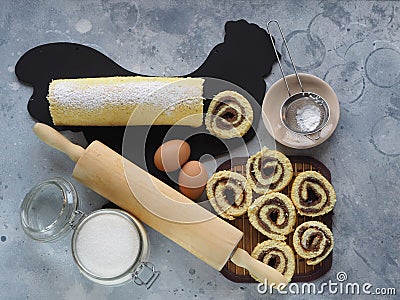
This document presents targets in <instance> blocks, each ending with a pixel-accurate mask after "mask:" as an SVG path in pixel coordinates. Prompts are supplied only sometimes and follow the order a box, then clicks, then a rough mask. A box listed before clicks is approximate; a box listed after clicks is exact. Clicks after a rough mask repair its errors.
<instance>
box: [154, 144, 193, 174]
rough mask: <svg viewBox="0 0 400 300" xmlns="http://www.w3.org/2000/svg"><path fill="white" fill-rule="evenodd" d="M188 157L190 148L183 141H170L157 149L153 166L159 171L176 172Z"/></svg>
mask: <svg viewBox="0 0 400 300" xmlns="http://www.w3.org/2000/svg"><path fill="white" fill-rule="evenodd" d="M189 156H190V146H189V144H188V143H186V142H185V141H183V140H171V141H168V142H166V143H164V144H162V145H161V146H160V147H158V149H157V151H156V153H155V154H154V165H155V166H156V168H157V169H159V170H160V171H165V172H173V171H176V170H178V169H179V168H180V167H181V166H182V165H183V164H184V163H185V162H187V160H188V159H189Z"/></svg>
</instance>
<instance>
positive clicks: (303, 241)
mask: <svg viewBox="0 0 400 300" xmlns="http://www.w3.org/2000/svg"><path fill="white" fill-rule="evenodd" d="M333 245H334V242H333V235H332V232H331V230H330V229H329V228H328V227H327V226H326V225H325V224H323V223H321V222H318V221H308V222H304V223H302V224H301V225H299V226H298V227H297V228H296V230H295V231H294V234H293V247H294V250H295V251H296V252H297V254H298V255H299V256H301V257H303V258H305V259H306V263H307V265H317V264H319V263H320V262H321V261H323V260H324V259H325V258H326V257H327V256H328V255H329V253H331V251H332V249H333Z"/></svg>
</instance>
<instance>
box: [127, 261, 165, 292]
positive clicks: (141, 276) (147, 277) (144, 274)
mask: <svg viewBox="0 0 400 300" xmlns="http://www.w3.org/2000/svg"><path fill="white" fill-rule="evenodd" d="M159 275H160V271H156V268H155V266H154V265H153V264H152V263H150V262H142V263H141V264H140V265H139V266H138V267H137V269H136V270H135V272H134V273H133V275H132V277H133V282H135V283H136V284H137V285H145V286H146V288H147V289H149V288H150V287H151V286H152V284H153V283H154V281H156V279H157V277H158V276H159Z"/></svg>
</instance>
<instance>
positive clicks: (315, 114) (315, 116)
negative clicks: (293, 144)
mask: <svg viewBox="0 0 400 300" xmlns="http://www.w3.org/2000/svg"><path fill="white" fill-rule="evenodd" d="M271 23H276V25H277V26H278V29H279V32H280V34H281V37H282V39H283V43H284V45H285V48H286V51H287V53H288V55H289V59H290V63H291V65H292V67H293V70H294V73H295V74H296V78H297V82H298V83H299V86H300V89H301V92H299V93H293V94H292V92H291V91H290V88H289V84H288V82H287V80H286V75H285V73H284V71H283V67H282V64H281V60H280V58H279V54H278V51H277V50H276V46H275V41H274V39H273V37H272V35H271V34H270V29H269V27H270V24H271ZM267 32H268V34H269V37H270V39H271V42H272V46H273V48H274V51H275V56H276V59H277V61H278V64H279V69H280V71H281V74H282V78H283V80H284V82H285V85H286V89H287V92H288V98H287V99H286V100H285V101H284V102H283V104H282V106H281V109H280V117H281V121H282V123H283V125H284V126H285V127H286V128H287V129H289V130H291V131H293V132H295V133H297V134H301V135H304V136H306V137H307V138H310V139H311V140H318V139H319V138H320V132H321V130H322V128H324V127H325V126H326V124H327V123H328V120H329V116H330V110H329V106H328V103H327V102H326V101H325V99H324V98H322V97H321V96H320V95H318V94H316V93H313V92H306V91H304V88H303V84H302V83H301V80H300V77H299V75H298V73H297V70H296V66H295V64H294V62H293V59H292V56H291V54H290V51H289V47H288V44H287V42H286V39H285V37H284V35H283V32H282V29H281V27H280V25H279V23H278V21H277V20H270V21H268V23H267Z"/></svg>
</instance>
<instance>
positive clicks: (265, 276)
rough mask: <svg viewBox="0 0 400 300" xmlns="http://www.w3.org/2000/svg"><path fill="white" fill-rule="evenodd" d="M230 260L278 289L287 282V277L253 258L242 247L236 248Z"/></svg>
mask: <svg viewBox="0 0 400 300" xmlns="http://www.w3.org/2000/svg"><path fill="white" fill-rule="evenodd" d="M231 261H232V262H233V263H234V264H235V265H237V266H239V267H242V268H245V269H247V270H248V271H249V272H250V273H251V274H253V275H254V276H255V277H256V278H258V279H259V280H260V281H261V282H262V283H264V284H266V283H267V284H268V286H271V285H274V287H276V288H278V289H280V290H281V289H283V288H285V286H286V285H287V284H288V281H287V279H286V278H285V277H284V276H283V275H282V274H281V273H279V272H278V271H277V270H275V269H274V268H272V267H270V266H268V265H267V264H264V263H263V262H261V261H259V260H257V259H255V258H253V257H251V256H250V254H249V253H248V252H247V251H245V250H243V249H240V248H238V249H236V251H235V253H234V254H233V256H232V257H231Z"/></svg>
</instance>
